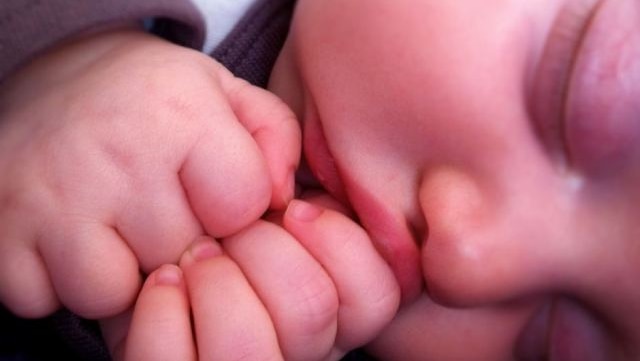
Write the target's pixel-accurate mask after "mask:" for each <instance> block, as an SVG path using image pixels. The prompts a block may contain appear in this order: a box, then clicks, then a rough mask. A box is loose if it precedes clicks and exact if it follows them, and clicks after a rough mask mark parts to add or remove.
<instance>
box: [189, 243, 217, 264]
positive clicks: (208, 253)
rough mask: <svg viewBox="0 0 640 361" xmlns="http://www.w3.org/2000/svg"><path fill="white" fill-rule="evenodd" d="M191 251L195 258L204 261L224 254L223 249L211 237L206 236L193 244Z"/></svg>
mask: <svg viewBox="0 0 640 361" xmlns="http://www.w3.org/2000/svg"><path fill="white" fill-rule="evenodd" d="M189 253H191V256H192V257H193V259H194V260H196V261H204V260H206V259H209V258H213V257H218V256H220V255H222V249H221V248H220V246H219V245H217V244H216V243H214V242H213V241H212V240H211V239H209V238H206V237H205V238H204V239H202V240H200V241H197V242H196V243H195V244H194V245H193V246H191V249H190V250H189Z"/></svg>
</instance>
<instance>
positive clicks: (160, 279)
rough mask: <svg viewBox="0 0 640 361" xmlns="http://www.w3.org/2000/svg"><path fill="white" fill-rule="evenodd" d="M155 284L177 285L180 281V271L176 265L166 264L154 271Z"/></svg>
mask: <svg viewBox="0 0 640 361" xmlns="http://www.w3.org/2000/svg"><path fill="white" fill-rule="evenodd" d="M155 277H156V284H158V285H165V286H178V285H179V284H180V282H182V271H181V270H180V268H178V266H176V265H172V264H166V265H163V266H162V267H160V269H158V271H157V272H156V276H155Z"/></svg>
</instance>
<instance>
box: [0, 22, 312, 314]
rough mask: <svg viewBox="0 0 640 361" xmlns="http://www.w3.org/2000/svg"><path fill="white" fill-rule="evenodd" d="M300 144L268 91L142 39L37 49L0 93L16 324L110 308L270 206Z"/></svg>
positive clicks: (0, 195)
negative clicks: (206, 240) (64, 311)
mask: <svg viewBox="0 0 640 361" xmlns="http://www.w3.org/2000/svg"><path fill="white" fill-rule="evenodd" d="M299 143H300V135H299V130H298V127H297V123H296V121H295V119H294V116H293V115H292V113H291V112H290V111H289V110H288V108H287V107H286V106H284V105H283V103H281V102H280V101H279V100H278V99H277V98H276V97H275V96H273V95H271V94H270V93H268V92H266V91H264V90H262V89H258V88H255V87H253V86H251V85H249V84H248V83H246V82H244V81H242V80H239V79H237V78H234V77H233V76H232V75H231V73H229V72H228V71H227V70H226V69H224V68H223V67H222V66H221V65H219V64H218V63H216V62H215V61H213V60H211V59H210V58H208V57H206V56H204V55H203V54H200V53H198V52H195V51H192V50H188V49H185V48H182V47H179V46H177V45H173V44H170V43H168V42H165V41H163V40H161V39H159V38H156V37H154V36H152V35H149V34H146V33H143V32H139V31H136V30H130V29H122V30H117V31H113V32H110V33H105V34H99V35H94V36H90V37H87V38H84V39H81V40H77V41H75V42H73V43H70V44H66V45H64V46H62V47H61V48H59V49H56V50H54V51H52V52H50V53H48V54H45V55H44V56H42V57H41V58H39V59H37V60H36V61H35V62H33V63H32V64H30V65H28V66H27V67H26V68H24V69H23V70H22V71H21V72H20V73H18V74H16V75H15V76H14V77H13V78H11V79H10V80H9V81H8V82H7V83H6V84H5V86H4V87H3V88H2V90H1V93H0V301H1V302H2V303H3V304H5V305H6V306H7V307H9V308H10V309H11V310H13V311H14V312H15V313H17V314H18V315H21V316H24V317H38V316H43V315H46V314H48V313H50V312H52V311H53V310H55V309H56V308H57V307H58V306H59V304H60V303H62V304H63V305H65V306H67V307H68V308H69V309H71V310H72V311H74V312H76V313H78V314H79V315H81V316H84V317H87V318H98V317H104V316H109V315H114V314H117V313H120V312H122V311H123V310H125V309H126V308H128V307H129V306H130V305H131V304H132V302H133V301H134V300H135V297H136V296H137V293H138V290H139V287H140V276H139V273H140V271H139V270H140V269H141V270H142V271H143V272H151V271H152V270H154V269H156V268H157V267H159V266H160V265H161V264H165V263H176V262H177V261H178V260H179V257H180V255H181V254H182V253H183V252H184V250H185V249H186V248H187V247H188V245H189V244H191V243H192V242H193V241H194V239H196V238H197V237H198V236H200V235H202V234H209V235H212V236H216V237H223V236H228V235H230V234H232V233H235V232H237V231H238V230H240V229H241V228H243V227H245V226H247V225H248V224H250V223H252V222H254V221H256V220H257V219H258V218H260V216H261V215H262V214H263V213H264V212H265V210H266V209H267V208H268V207H269V205H271V206H272V207H275V208H278V207H280V208H283V207H284V206H285V204H286V202H287V201H288V200H289V199H290V198H291V197H292V194H293V169H294V168H295V166H296V164H297V162H298V157H299V152H300V144H299Z"/></svg>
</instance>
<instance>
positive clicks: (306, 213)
mask: <svg viewBox="0 0 640 361" xmlns="http://www.w3.org/2000/svg"><path fill="white" fill-rule="evenodd" d="M323 211H324V210H323V209H322V208H320V207H318V206H316V205H313V204H311V203H307V202H305V201H301V200H299V199H294V200H292V201H291V203H289V208H287V212H286V214H287V215H288V216H289V217H291V218H293V219H296V220H298V221H301V222H311V221H314V220H315V219H317V218H318V217H319V216H320V215H321V214H322V212H323Z"/></svg>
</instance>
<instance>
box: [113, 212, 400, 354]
mask: <svg viewBox="0 0 640 361" xmlns="http://www.w3.org/2000/svg"><path fill="white" fill-rule="evenodd" d="M284 225H285V227H286V228H287V230H288V231H289V232H290V233H291V234H289V233H288V232H286V231H285V230H283V229H282V228H280V227H278V226H276V225H275V224H271V223H267V222H263V221H260V222H258V223H256V224H254V225H252V226H250V227H249V228H247V229H246V230H243V231H242V232H241V233H239V234H238V235H235V236H233V237H231V238H228V239H225V240H224V241H223V242H222V245H221V246H219V245H218V244H216V243H215V242H213V241H212V240H210V239H209V240H205V239H203V240H201V241H199V242H198V243H196V244H194V245H193V246H192V248H191V249H190V251H189V252H187V253H186V254H185V255H184V256H183V258H182V261H181V268H182V271H180V269H178V268H176V267H174V266H163V267H162V268H161V269H160V270H159V271H157V272H155V273H154V274H152V275H151V277H149V278H148V279H147V281H146V283H145V286H144V287H143V290H142V291H141V293H140V296H139V298H138V302H137V304H136V307H135V311H134V312H133V317H132V319H131V321H130V322H131V323H130V329H129V332H128V337H127V340H126V342H123V339H124V338H125V335H126V328H127V325H128V324H129V323H128V322H129V321H128V320H126V318H127V316H124V318H125V320H122V319H120V320H118V319H116V320H111V321H109V322H107V323H105V324H104V326H105V328H104V329H103V331H104V334H105V337H106V338H107V343H108V344H109V346H110V349H111V350H112V353H113V354H114V356H115V359H125V360H164V359H166V360H195V358H196V355H198V358H199V359H200V360H237V359H246V360H282V359H284V360H305V361H306V360H338V359H340V358H341V357H342V356H344V354H345V353H346V352H348V351H350V350H352V349H354V348H357V347H360V346H362V345H364V344H366V343H368V342H369V341H371V340H372V339H373V338H374V337H375V336H376V334H377V333H378V332H379V331H380V330H381V329H382V328H383V327H384V326H385V325H386V324H387V322H389V321H390V320H391V318H392V317H393V316H394V315H395V312H396V311H397V308H398V305H399V300H400V291H399V286H398V285H397V282H396V281H395V278H394V276H393V273H392V272H391V270H390V268H389V267H388V266H387V265H386V263H385V262H384V261H383V260H382V258H381V257H380V256H379V255H378V254H377V252H376V251H375V250H374V248H373V245H372V243H371V241H370V240H369V239H368V237H367V235H366V234H365V233H364V231H363V230H362V229H361V228H359V227H358V226H357V225H356V224H355V223H353V222H352V221H351V220H350V219H348V218H347V217H345V216H343V215H342V214H340V213H338V212H335V211H332V210H329V209H323V208H320V207H317V206H312V205H310V204H309V203H306V202H301V201H294V203H293V204H292V205H291V206H290V207H289V209H288V211H287V212H286V214H285V216H284ZM292 235H293V236H295V237H296V238H297V239H298V240H297V241H296V240H295V239H294V238H293V236H292ZM187 300H189V301H187ZM189 303H190V307H191V313H192V315H193V323H194V325H193V326H194V327H193V330H194V332H195V336H194V338H195V339H193V338H192V327H191V326H192V325H191V319H190V313H189ZM196 344H197V352H196V346H195V345H196ZM118 345H119V346H118Z"/></svg>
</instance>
